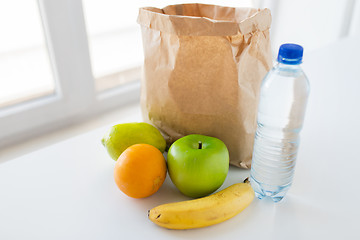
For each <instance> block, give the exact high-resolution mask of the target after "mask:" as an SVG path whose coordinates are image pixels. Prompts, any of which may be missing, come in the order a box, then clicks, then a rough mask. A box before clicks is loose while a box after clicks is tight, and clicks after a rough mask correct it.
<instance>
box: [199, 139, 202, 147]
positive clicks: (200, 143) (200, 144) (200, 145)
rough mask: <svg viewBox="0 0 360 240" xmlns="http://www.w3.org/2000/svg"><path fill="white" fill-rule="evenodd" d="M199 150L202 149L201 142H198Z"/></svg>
mask: <svg viewBox="0 0 360 240" xmlns="http://www.w3.org/2000/svg"><path fill="white" fill-rule="evenodd" d="M201 148H202V142H201V141H199V149H201Z"/></svg>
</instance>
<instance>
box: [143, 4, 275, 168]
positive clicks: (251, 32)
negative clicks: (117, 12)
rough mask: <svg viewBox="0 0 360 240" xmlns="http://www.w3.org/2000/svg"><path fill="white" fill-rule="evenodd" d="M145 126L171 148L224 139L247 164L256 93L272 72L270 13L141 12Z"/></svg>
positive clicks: (177, 8) (178, 8)
mask: <svg viewBox="0 0 360 240" xmlns="http://www.w3.org/2000/svg"><path fill="white" fill-rule="evenodd" d="M138 23H139V24H140V25H141V30H142V38H143V45H144V54H145V60H144V67H143V77H142V86H141V105H142V113H143V117H144V120H145V121H147V122H149V123H151V124H153V125H154V126H156V127H157V128H158V129H159V130H160V131H161V132H162V134H163V135H164V136H165V138H166V139H167V142H168V144H171V143H172V142H174V141H175V140H177V139H178V138H181V137H183V136H185V135H188V134H195V133H197V134H204V135H208V136H213V137H217V138H219V139H221V140H222V141H224V143H225V144H226V146H227V147H228V149H229V152H230V163H231V164H232V165H235V166H238V167H243V168H249V167H250V164H251V156H252V148H253V142H254V133H255V130H256V112H257V105H258V97H259V88H260V84H261V81H262V79H263V77H264V76H265V74H266V73H267V72H268V71H269V70H270V67H271V66H272V60H271V49H270V38H269V28H270V23H271V14H270V11H269V10H268V9H263V10H259V9H251V8H230V7H221V6H214V5H205V4H181V5H171V6H167V7H165V8H163V9H158V8H152V7H146V8H141V9H140V10H139V16H138Z"/></svg>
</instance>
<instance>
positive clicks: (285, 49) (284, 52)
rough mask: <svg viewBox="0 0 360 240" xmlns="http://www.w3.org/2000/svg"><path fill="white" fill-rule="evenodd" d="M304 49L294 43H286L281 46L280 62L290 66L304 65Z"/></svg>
mask: <svg viewBox="0 0 360 240" xmlns="http://www.w3.org/2000/svg"><path fill="white" fill-rule="evenodd" d="M303 51H304V49H303V47H302V46H300V45H297V44H293V43H285V44H283V45H281V46H280V48H279V54H278V59H277V60H278V62H279V63H285V64H290V65H297V64H300V63H302V57H303Z"/></svg>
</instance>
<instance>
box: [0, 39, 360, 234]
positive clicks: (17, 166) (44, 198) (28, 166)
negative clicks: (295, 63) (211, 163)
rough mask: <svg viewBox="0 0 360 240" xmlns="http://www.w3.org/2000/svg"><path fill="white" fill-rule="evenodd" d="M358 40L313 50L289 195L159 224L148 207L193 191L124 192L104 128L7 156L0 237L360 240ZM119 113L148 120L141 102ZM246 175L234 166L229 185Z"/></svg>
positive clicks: (1, 179)
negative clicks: (215, 217)
mask: <svg viewBox="0 0 360 240" xmlns="http://www.w3.org/2000/svg"><path fill="white" fill-rule="evenodd" d="M359 43H360V39H355V38H353V39H346V40H343V41H341V42H338V43H337V44H334V45H331V46H326V47H324V48H323V49H322V50H319V51H317V52H314V53H309V54H308V55H305V59H304V61H305V63H304V69H305V71H306V73H307V75H308V77H309V79H310V82H311V97H310V99H309V105H308V111H307V116H306V121H305V127H304V130H303V132H302V142H301V147H300V152H299V156H298V163H297V167H296V174H295V178H294V183H293V186H292V188H291V189H290V191H289V193H288V195H287V196H286V198H285V199H284V200H283V201H282V202H280V203H277V204H274V203H273V202H272V201H270V200H261V201H260V200H257V199H256V200H254V202H253V203H252V204H251V205H250V206H249V207H248V208H247V209H245V210H244V211H243V212H242V213H241V214H239V215H237V216H236V217H234V218H233V219H230V220H228V221H226V222H225V223H222V224H218V225H215V226H212V227H208V228H203V229H197V230H187V231H175V230H166V229H163V228H160V227H158V226H156V225H154V224H153V223H152V222H150V221H149V220H148V219H147V210H148V209H151V208H152V207H154V206H157V205H159V204H163V203H167V202H174V201H180V200H185V199H187V198H186V197H184V196H183V195H181V194H180V193H179V192H178V191H177V189H176V188H175V187H174V185H173V184H172V183H171V181H170V179H169V177H167V179H166V181H165V183H164V185H163V186H162V188H161V189H160V191H159V192H158V193H156V194H155V195H153V196H151V197H149V198H146V199H131V198H129V197H127V196H125V195H124V194H123V193H122V192H120V191H119V190H118V188H117V187H116V185H115V183H114V180H113V167H114V161H113V160H111V159H110V158H109V157H108V155H107V153H106V152H105V150H104V148H103V147H102V145H101V144H100V139H101V137H102V135H103V134H104V133H105V131H106V130H107V129H108V127H109V126H104V127H102V128H100V129H97V130H94V131H91V132H88V133H86V134H83V135H80V136H76V137H74V138H71V139H68V140H66V141H63V142H60V143H57V144H55V145H52V146H50V147H47V148H44V149H40V150H38V151H36V152H33V153H30V154H27V155H24V156H22V157H19V158H17V159H14V160H10V161H7V162H5V163H2V164H0V239H1V240H7V239H36V240H39V239H87V240H90V239H107V240H110V239H180V238H193V239H220V238H221V239H360V231H359V227H360V220H359V219H360V187H359V186H360V177H358V176H360V157H359V155H360V154H359V149H360V140H359V139H360V127H359V123H360V111H359V106H358V105H359V103H360V60H359V59H360V57H359V56H360V47H359ZM114 121H118V122H130V121H141V115H140V110H138V111H136V114H133V115H131V116H124V118H122V119H114ZM0 154H1V153H0ZM248 175H249V171H248V170H242V169H237V168H234V167H231V168H230V172H229V175H228V177H227V179H226V181H225V183H224V184H223V187H222V188H224V187H227V186H229V185H231V184H233V183H235V182H239V181H241V180H242V179H244V178H245V177H246V176H248Z"/></svg>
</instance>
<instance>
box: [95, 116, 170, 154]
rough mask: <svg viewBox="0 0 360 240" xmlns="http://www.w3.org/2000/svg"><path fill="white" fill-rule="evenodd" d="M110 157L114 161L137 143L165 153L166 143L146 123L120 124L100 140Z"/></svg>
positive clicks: (155, 130)
mask: <svg viewBox="0 0 360 240" xmlns="http://www.w3.org/2000/svg"><path fill="white" fill-rule="evenodd" d="M101 142H102V144H103V145H104V147H105V148H106V150H107V152H108V153H109V155H110V157H111V158H112V159H114V160H115V161H116V160H117V159H118V158H119V156H120V154H121V153H122V152H123V151H125V149H127V148H128V147H130V146H131V145H134V144H138V143H147V144H150V145H152V146H154V147H156V148H157V149H159V150H160V151H161V152H164V151H165V148H166V141H165V139H164V138H163V136H162V135H161V133H160V132H159V130H158V129H157V128H155V127H154V126H152V125H151V124H148V123H143V122H141V123H122V124H117V125H114V126H112V127H111V128H110V130H109V132H108V133H106V134H105V136H104V137H103V138H102V139H101Z"/></svg>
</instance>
